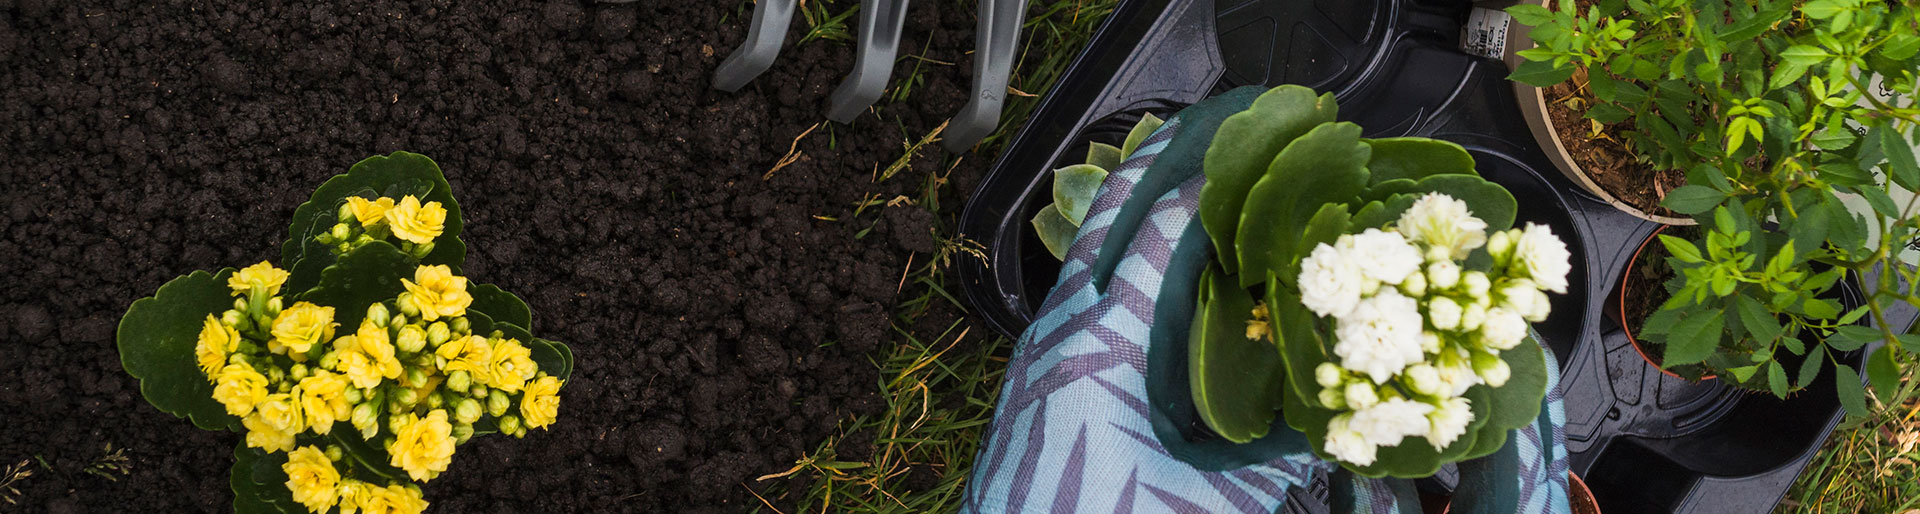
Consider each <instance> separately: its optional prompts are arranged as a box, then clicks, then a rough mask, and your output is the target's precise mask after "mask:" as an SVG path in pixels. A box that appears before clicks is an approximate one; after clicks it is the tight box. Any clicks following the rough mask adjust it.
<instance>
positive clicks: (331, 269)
mask: <svg viewBox="0 0 1920 514" xmlns="http://www.w3.org/2000/svg"><path fill="white" fill-rule="evenodd" d="M417 267H419V265H418V264H416V263H415V262H414V261H413V258H412V257H408V256H407V255H406V254H404V253H401V252H400V249H399V248H394V247H393V245H390V244H387V243H386V242H385V241H374V242H372V243H368V244H367V245H366V246H362V247H359V248H355V249H353V251H352V252H349V253H347V254H346V255H342V256H340V260H339V261H338V262H335V263H334V264H333V265H332V266H328V267H327V269H326V270H324V271H321V273H320V281H319V283H317V284H316V285H314V287H313V289H312V290H309V291H307V292H306V294H303V295H301V296H300V300H301V301H307V302H313V303H315V304H318V305H324V306H328V307H333V321H334V322H335V323H339V324H340V327H339V330H341V331H344V332H342V333H351V332H352V331H354V330H355V329H357V328H359V326H360V320H361V319H362V318H365V317H366V316H367V307H369V306H371V305H373V304H375V303H380V302H384V301H387V300H392V299H394V297H396V296H400V293H402V292H405V291H406V286H404V285H402V284H401V283H400V280H401V279H409V280H411V279H412V278H413V270H414V268H417Z"/></svg>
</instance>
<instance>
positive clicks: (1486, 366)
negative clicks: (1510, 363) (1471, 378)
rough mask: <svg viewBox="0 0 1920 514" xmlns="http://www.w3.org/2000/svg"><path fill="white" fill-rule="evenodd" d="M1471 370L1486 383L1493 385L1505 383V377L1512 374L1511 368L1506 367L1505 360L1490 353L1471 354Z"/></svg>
mask: <svg viewBox="0 0 1920 514" xmlns="http://www.w3.org/2000/svg"><path fill="white" fill-rule="evenodd" d="M1473 372H1474V373H1475V374H1478V375H1480V379H1481V380H1485V381H1486V382H1487V385H1490V386H1494V387H1500V386H1503V385H1507V379H1508V378H1511V377H1512V376H1513V369H1512V368H1509V367H1507V361H1504V360H1500V356H1498V355H1494V354H1491V353H1479V352H1475V353H1474V354H1473Z"/></svg>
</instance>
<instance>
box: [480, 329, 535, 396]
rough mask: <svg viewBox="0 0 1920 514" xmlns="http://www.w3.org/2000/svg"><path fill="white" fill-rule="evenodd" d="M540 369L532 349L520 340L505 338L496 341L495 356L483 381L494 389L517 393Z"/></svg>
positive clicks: (494, 346) (490, 361)
mask: <svg viewBox="0 0 1920 514" xmlns="http://www.w3.org/2000/svg"><path fill="white" fill-rule="evenodd" d="M539 371H540V366H539V365H537V364H534V363H533V351H532V350H528V349H527V347H526V346H523V345H521V344H520V341H518V340H514V339H504V340H499V341H495V342H494V345H493V358H492V359H490V360H489V366H488V368H487V374H486V375H485V380H483V382H485V383H486V384H487V386H488V387H492V388H494V389H502V390H505V391H506V392H509V393H517V392H520V388H521V387H524V386H525V385H526V384H527V380H530V379H532V378H533V376H534V374H535V373H538V372H539Z"/></svg>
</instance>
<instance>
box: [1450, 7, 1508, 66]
mask: <svg viewBox="0 0 1920 514" xmlns="http://www.w3.org/2000/svg"><path fill="white" fill-rule="evenodd" d="M1512 21H1513V16H1512V15H1509V14H1507V13H1506V11H1502V10H1499V9H1484V8H1480V7H1475V8H1473V13H1472V14H1469V15H1467V26H1466V27H1465V28H1463V29H1461V30H1460V50H1461V51H1463V52H1466V53H1469V54H1473V55H1477V56H1480V57H1485V58H1488V59H1499V58H1501V57H1504V56H1506V54H1507V27H1508V26H1509V25H1512V23H1511V22H1512Z"/></svg>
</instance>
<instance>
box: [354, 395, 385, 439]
mask: <svg viewBox="0 0 1920 514" xmlns="http://www.w3.org/2000/svg"><path fill="white" fill-rule="evenodd" d="M353 428H355V429H359V430H360V437H361V438H362V439H372V438H373V435H374V434H376V433H379V431H380V411H379V410H377V409H376V408H375V407H374V406H373V402H367V403H362V404H359V405H355V406H353Z"/></svg>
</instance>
